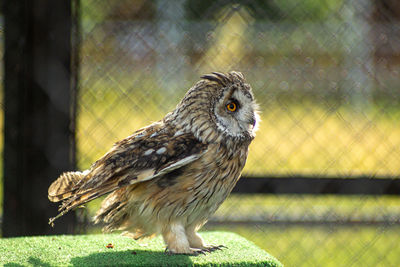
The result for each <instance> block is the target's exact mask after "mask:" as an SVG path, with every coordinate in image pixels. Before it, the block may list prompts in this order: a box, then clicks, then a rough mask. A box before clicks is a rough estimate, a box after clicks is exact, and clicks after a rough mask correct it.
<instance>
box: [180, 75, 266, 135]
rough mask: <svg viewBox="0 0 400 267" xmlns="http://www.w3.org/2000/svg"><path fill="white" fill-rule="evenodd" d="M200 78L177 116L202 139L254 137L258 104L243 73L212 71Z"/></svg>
mask: <svg viewBox="0 0 400 267" xmlns="http://www.w3.org/2000/svg"><path fill="white" fill-rule="evenodd" d="M201 78H202V80H201V81H199V82H197V83H196V84H195V85H194V86H193V87H192V88H191V89H190V90H189V91H188V92H187V93H186V95H185V97H184V98H183V100H182V101H181V103H180V104H179V105H178V107H177V109H176V110H175V112H176V115H177V117H175V118H176V119H178V120H179V119H181V120H180V121H181V122H182V123H184V125H183V126H184V128H186V129H187V130H189V129H190V130H191V131H192V132H193V133H194V134H195V136H196V137H198V138H199V139H201V140H202V141H206V142H207V141H208V142H211V141H215V140H216V139H220V140H221V139H234V140H235V141H248V142H249V141H251V140H252V139H253V138H254V136H255V131H256V129H257V123H258V122H259V116H258V111H257V109H258V106H257V104H256V102H255V100H254V96H253V93H252V90H251V87H250V85H249V84H247V83H246V81H245V79H244V77H243V75H242V73H240V72H236V71H232V72H229V73H227V74H223V73H218V72H213V73H212V74H207V75H204V76H202V77H201ZM178 117H179V118H178Z"/></svg>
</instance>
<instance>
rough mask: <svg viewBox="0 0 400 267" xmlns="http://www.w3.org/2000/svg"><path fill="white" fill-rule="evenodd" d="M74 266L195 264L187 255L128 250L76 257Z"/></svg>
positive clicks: (72, 261) (72, 262) (72, 260)
mask: <svg viewBox="0 0 400 267" xmlns="http://www.w3.org/2000/svg"><path fill="white" fill-rule="evenodd" d="M70 263H71V264H72V265H73V266H165V265H173V266H188V265H192V264H193V262H192V260H191V259H190V256H187V255H167V254H165V253H164V252H161V251H160V252H158V251H150V250H139V249H136V250H127V251H116V252H114V251H110V252H99V253H93V254H90V255H89V256H85V257H75V258H72V259H71V262H70Z"/></svg>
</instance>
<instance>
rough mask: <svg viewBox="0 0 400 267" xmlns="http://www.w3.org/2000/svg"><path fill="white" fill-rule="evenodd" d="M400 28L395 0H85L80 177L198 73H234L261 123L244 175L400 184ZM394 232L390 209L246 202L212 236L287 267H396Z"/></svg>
mask: <svg viewBox="0 0 400 267" xmlns="http://www.w3.org/2000/svg"><path fill="white" fill-rule="evenodd" d="M399 21H400V5H399V4H397V3H396V1H390V0H385V1H383V0H382V1H371V0H362V1H355V0H342V1H333V0H324V1H315V0H307V1H296V0H286V1H262V0H261V1H243V2H238V1H198V0H174V1H168V2H167V1H144V0H142V1H139V0H137V1H127V0H118V1H98V0H82V1H81V21H80V23H81V31H82V36H81V44H80V52H79V53H80V55H81V57H80V60H81V62H80V68H81V70H80V77H81V78H80V80H79V89H80V91H79V98H78V99H79V101H78V104H79V106H78V117H77V125H78V127H77V128H78V132H77V136H78V166H79V167H80V168H81V169H85V168H87V167H89V166H90V163H92V162H93V161H95V160H96V159H97V158H98V157H100V156H101V155H102V154H103V153H105V152H106V151H107V150H108V149H109V148H110V147H111V145H112V144H113V143H114V142H116V141H118V140H119V139H121V138H124V137H126V136H128V135H129V134H131V133H132V132H133V131H134V130H136V129H138V128H140V127H142V126H145V125H147V124H149V122H151V121H155V120H159V119H161V118H162V117H163V115H164V114H166V113H167V112H168V111H170V110H171V109H173V107H174V106H175V105H176V104H177V102H178V101H179V99H180V98H181V97H183V95H184V94H185V92H186V91H187V90H188V88H190V86H191V85H192V84H193V83H194V82H196V81H197V80H198V79H199V76H200V75H202V74H204V73H209V72H211V71H229V70H239V71H241V72H243V73H244V75H245V76H246V78H247V80H248V82H249V83H250V84H251V85H252V87H253V90H254V94H255V96H256V99H257V100H258V102H259V104H260V107H261V112H262V123H261V125H260V129H259V132H258V135H257V137H256V139H255V141H254V143H253V144H252V146H251V151H250V156H249V159H248V163H247V165H246V168H245V174H246V175H248V176H267V175H268V176H276V177H280V176H285V177H290V176H292V175H297V174H301V175H306V176H307V175H312V176H318V177H324V176H334V177H341V178H347V177H352V176H357V175H360V174H362V175H366V176H371V177H378V178H379V177H399V168H398V166H400V152H399V149H398V147H399V146H400V126H399V124H398V123H397V122H398V121H399V119H400V109H399V107H400V87H399V84H400V75H399V74H400V22H399ZM282 179H284V178H282ZM399 220H400V200H399V198H398V197H387V196H374V197H371V196H352V197H344V196H307V195H301V196H290V195H288V196H265V195H254V196H232V197H230V198H229V199H228V200H227V201H226V202H225V203H224V204H223V206H222V207H221V209H220V210H219V211H218V212H217V214H216V215H215V216H214V217H213V219H212V220H211V222H212V223H211V224H210V225H209V226H207V228H208V229H230V230H234V231H237V232H239V233H241V234H242V235H245V236H246V237H248V238H249V239H251V240H253V241H254V242H256V243H257V244H258V245H260V246H261V247H263V248H265V249H266V250H267V251H269V252H271V253H272V254H273V255H275V256H276V257H278V258H279V259H280V260H282V262H283V263H285V264H287V265H288V266H300V265H307V266H321V265H323V266H329V265H335V266H336V265H343V266H350V265H362V266H376V265H383V266H396V265H398V264H400V256H399V255H400V253H399V252H400V251H399V249H398V248H397V247H398V246H397V245H396V244H395V243H396V238H395V236H398V234H399V233H400V232H399V231H400V226H399ZM228 223H230V224H228ZM232 224H233V225H232Z"/></svg>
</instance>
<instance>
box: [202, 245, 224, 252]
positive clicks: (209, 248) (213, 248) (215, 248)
mask: <svg viewBox="0 0 400 267" xmlns="http://www.w3.org/2000/svg"><path fill="white" fill-rule="evenodd" d="M223 248H228V247H226V246H224V245H216V246H214V245H211V246H207V249H208V251H209V252H213V251H216V250H222V249H223Z"/></svg>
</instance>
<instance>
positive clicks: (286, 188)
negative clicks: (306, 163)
mask: <svg viewBox="0 0 400 267" xmlns="http://www.w3.org/2000/svg"><path fill="white" fill-rule="evenodd" d="M232 192H233V193H241V194H260V193H261V194H313V195H314V194H317V195H318V194H334V195H400V179H395V178H370V177H367V176H361V177H357V178H315V177H306V176H295V177H287V178H285V177H280V178H276V177H262V178H257V177H242V178H241V179H240V180H239V182H238V183H237V185H236V187H235V188H234V189H233V191H232Z"/></svg>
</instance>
